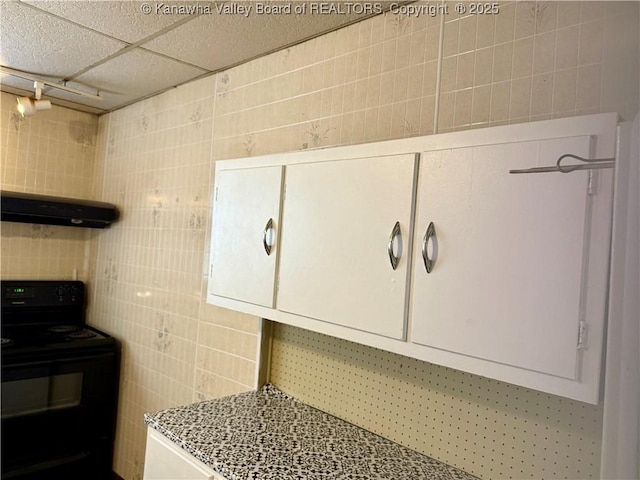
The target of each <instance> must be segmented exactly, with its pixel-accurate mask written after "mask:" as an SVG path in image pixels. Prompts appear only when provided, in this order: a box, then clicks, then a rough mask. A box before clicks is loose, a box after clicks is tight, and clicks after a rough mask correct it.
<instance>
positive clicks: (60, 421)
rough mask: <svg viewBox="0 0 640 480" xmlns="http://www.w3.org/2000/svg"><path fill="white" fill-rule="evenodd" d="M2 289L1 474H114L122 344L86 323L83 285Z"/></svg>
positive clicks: (7, 285) (8, 285)
mask: <svg viewBox="0 0 640 480" xmlns="http://www.w3.org/2000/svg"><path fill="white" fill-rule="evenodd" d="M0 293H1V295H2V327H1V337H2V340H1V341H0V351H1V355H2V404H1V409H2V480H5V479H7V480H8V479H20V480H32V479H33V480H35V479H42V478H65V479H81V478H95V479H105V480H106V479H109V478H111V475H112V473H111V462H112V458H113V457H112V453H113V442H114V432H115V415H116V407H117V393H118V381H119V356H120V355H119V345H118V342H117V341H116V339H115V338H113V337H112V336H111V335H109V334H107V333H105V332H102V331H100V330H98V329H96V328H94V327H91V326H89V325H87V324H86V323H85V310H86V302H85V299H86V295H85V285H84V283H83V282H79V281H42V280H39V281H36V280H33V281H23V280H15V281H14V280H11V281H8V280H3V281H2V282H1V287H0Z"/></svg>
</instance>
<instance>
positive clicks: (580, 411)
mask: <svg viewBox="0 0 640 480" xmlns="http://www.w3.org/2000/svg"><path fill="white" fill-rule="evenodd" d="M272 339H273V342H272V351H271V372H270V382H271V383H273V384H274V385H275V386H277V387H278V388H280V389H282V390H283V391H285V392H287V393H289V394H291V395H294V396H295V397H297V398H299V399H300V400H302V401H304V402H306V403H308V404H310V405H313V406H315V407H317V408H320V409H322V410H324V411H326V412H329V413H331V414H333V415H335V416H337V417H339V418H342V419H345V420H347V421H349V422H351V423H354V424H356V425H359V426H361V427H363V428H365V429H367V430H370V431H372V432H374V433H377V434H379V435H381V436H383V437H387V438H390V439H391V440H393V441H395V442H397V443H400V444H402V445H405V446H407V447H409V448H412V449H414V450H417V451H419V452H421V453H424V454H426V455H429V456H431V457H434V458H437V459H438V460H441V461H444V462H446V463H448V464H450V465H453V466H455V467H458V468H461V469H463V470H465V471H467V472H469V473H471V474H474V475H477V476H479V477H481V478H486V479H495V478H517V479H520V478H545V479H548V478H574V479H586V478H598V476H599V474H600V445H601V439H602V407H601V406H593V405H588V404H585V403H581V402H577V401H573V400H569V399H565V398H561V397H557V396H554V395H549V394H545V393H541V392H537V391H534V390H530V389H527V388H524V387H518V386H515V385H510V384H507V383H503V382H499V381H496V380H490V379H487V378H484V377H480V376H477V375H472V374H468V373H463V372H460V371H457V370H453V369H450V368H446V367H441V366H437V365H433V364H429V363H426V362H422V361H419V360H415V359H411V358H407V357H403V356H401V355H397V354H393V353H389V352H384V351H381V350H378V349H375V348H371V347H366V346H363V345H358V344H355V343H351V342H348V341H345V340H339V339H336V338H333V337H328V336H325V335H321V334H317V333H313V332H309V331H306V330H302V329H298V328H295V327H290V326H287V325H281V324H274V325H273V336H272Z"/></svg>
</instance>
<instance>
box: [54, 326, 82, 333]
mask: <svg viewBox="0 0 640 480" xmlns="http://www.w3.org/2000/svg"><path fill="white" fill-rule="evenodd" d="M47 330H48V331H49V332H51V333H72V332H77V331H78V330H80V327H78V326H77V325H56V326H55V327H49V328H48V329H47Z"/></svg>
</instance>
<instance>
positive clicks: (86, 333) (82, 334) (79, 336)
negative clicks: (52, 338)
mask: <svg viewBox="0 0 640 480" xmlns="http://www.w3.org/2000/svg"><path fill="white" fill-rule="evenodd" d="M95 336H97V335H96V334H95V333H93V332H92V331H90V330H81V331H79V332H75V333H72V334H70V335H67V338H68V339H70V340H84V339H87V338H93V337H95Z"/></svg>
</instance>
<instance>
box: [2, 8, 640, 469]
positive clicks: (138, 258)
mask: <svg viewBox="0 0 640 480" xmlns="http://www.w3.org/2000/svg"><path fill="white" fill-rule="evenodd" d="M639 23H640V22H639V20H638V3H637V2H517V3H514V2H502V3H501V4H500V13H499V14H497V15H495V16H488V15H483V16H468V17H458V16H457V15H452V14H450V15H448V16H446V18H445V17H443V16H442V15H436V16H433V17H432V16H428V15H423V16H419V17H407V16H398V15H393V14H387V15H385V16H381V17H376V18H373V19H370V20H368V21H365V22H362V23H360V24H356V25H352V26H349V27H347V28H345V29H342V30H340V31H337V32H334V33H331V34H328V35H325V36H322V37H318V38H316V39H313V40H311V41H308V42H305V43H303V44H300V45H297V46H294V47H292V48H289V49H286V50H283V51H280V52H277V53H274V54H272V55H269V56H267V57H264V58H260V59H257V60H254V61H252V62H249V63H247V64H244V65H241V66H238V67H236V68H233V69H230V70H228V71H226V72H222V73H220V74H218V75H216V76H214V77H210V78H207V79H204V80H200V81H198V82H194V83H191V84H188V85H184V86H182V87H180V88H177V89H173V90H171V91H169V92H167V93H165V94H163V95H160V96H157V97H154V98H151V99H148V100H145V101H143V102H140V103H138V104H135V105H132V106H130V107H127V108H125V109H122V110H119V111H116V112H114V113H112V114H109V115H105V116H103V117H101V118H100V120H99V122H97V120H96V117H93V116H90V115H86V114H78V113H76V112H68V113H66V111H65V110H64V109H61V108H58V107H56V108H54V109H53V110H51V111H50V112H41V114H39V115H38V117H34V119H37V123H36V122H34V119H31V120H30V121H29V122H30V123H29V124H28V127H27V126H25V124H20V123H19V122H18V123H17V122H16V121H15V119H14V117H13V116H12V115H11V114H10V112H9V110H7V109H6V107H5V101H4V100H5V95H4V94H3V97H2V98H3V107H2V118H1V120H2V125H1V128H2V141H1V143H0V146H1V149H2V150H1V151H2V187H3V188H9V187H11V188H14V189H22V190H25V191H38V192H42V193H58V192H59V191H58V190H55V189H57V188H62V187H61V185H62V186H64V188H63V190H62V191H60V193H66V194H68V195H71V193H72V192H73V193H74V194H75V193H76V189H77V196H84V195H87V196H93V198H96V199H101V200H104V201H110V202H113V203H115V204H116V205H118V206H119V207H120V208H121V210H122V219H121V221H120V222H118V223H117V224H115V225H114V226H113V227H112V228H111V229H109V230H106V231H102V232H100V233H99V234H98V235H92V236H91V237H79V238H74V239H63V238H61V237H58V235H62V234H59V233H57V232H54V234H52V235H50V234H49V233H46V234H42V233H38V235H40V236H41V237H40V238H34V239H31V238H29V235H30V234H33V233H32V232H31V230H32V228H31V227H28V226H27V227H23V226H20V227H19V228H18V227H16V230H14V227H13V226H10V227H9V226H8V225H9V224H7V223H3V225H2V240H3V245H2V276H3V277H4V278H6V276H5V274H7V275H9V274H13V272H16V274H17V272H18V270H17V265H18V264H20V272H23V271H26V272H28V276H36V275H37V276H39V277H43V278H48V277H54V276H56V277H57V276H62V277H68V276H69V275H70V274H69V273H68V272H69V271H70V270H72V269H73V268H77V269H78V271H79V272H80V271H81V272H83V275H85V278H87V279H88V280H89V283H90V289H91V290H90V295H91V297H90V298H91V305H90V322H91V323H93V324H94V325H96V326H98V327H99V328H103V329H104V330H106V331H108V332H110V333H112V334H114V335H115V336H117V337H118V338H119V339H120V340H121V341H122V344H123V372H122V381H121V391H120V411H119V416H118V432H117V444H116V461H115V470H116V472H117V473H118V474H120V475H121V476H122V477H124V478H125V479H126V480H135V479H140V478H141V477H142V469H143V463H144V443H145V441H144V434H145V429H144V424H143V422H142V415H143V413H144V412H146V411H151V410H156V409H160V408H166V407H170V406H172V405H176V404H184V403H189V402H192V401H196V400H199V399H204V398H211V397H217V396H222V395H226V394H230V393H235V392H239V391H243V390H247V389H250V388H252V384H253V374H254V369H255V363H256V346H257V345H256V344H257V339H258V334H257V328H258V321H257V319H255V318H252V317H247V316H244V315H240V314H237V313H234V312H230V311H225V310H222V309H218V308H214V307H212V306H209V305H207V304H206V303H205V302H204V300H203V299H204V291H205V290H204V288H205V285H206V280H207V277H206V275H207V268H206V263H207V261H208V235H209V223H210V221H211V218H210V217H211V215H210V202H209V194H210V190H211V186H212V184H213V178H212V175H213V160H216V159H222V158H233V157H243V156H248V155H258V154H263V153H273V152H282V151H288V150H298V149H304V148H314V147H319V146H327V145H345V144H355V143H361V142H369V141H374V140H384V139H391V138H401V137H407V136H412V135H424V134H430V133H434V132H444V131H449V130H459V129H464V128H476V127H483V126H488V125H496V124H502V123H509V122H523V121H530V120H536V119H543V118H550V117H557V116H571V115H578V114H583V113H592V112H599V111H617V112H619V114H620V115H621V116H622V117H623V118H631V117H632V115H633V113H635V112H636V111H637V110H638V103H639V101H638V98H639V94H638V84H639V81H638V58H639V57H640V55H639V53H638V52H639V50H640V49H639V47H638V42H639V35H638V25H639ZM441 28H444V30H441ZM441 37H442V38H443V43H442V45H441V44H440V38H441ZM439 67H440V68H439ZM12 102H13V100H12V99H11V103H12ZM59 115H63V116H64V118H58V116H59ZM47 119H52V121H50V122H49V123H46V124H45V121H46V120H47ZM41 122H42V123H41ZM78 122H80V123H78ZM92 122H93V123H92ZM96 123H98V125H97V136H96V134H95V131H96ZM90 124H92V125H93V127H92V128H93V129H91V128H88V127H87V125H90ZM36 125H37V126H36ZM80 125H85V127H84V128H85V130H83V129H82V128H79V127H80ZM32 127H35V128H32ZM14 132H15V133H14ZM82 132H85V133H84V134H82ZM83 149H84V150H83ZM94 151H95V156H94ZM54 152H55V154H54ZM63 152H64V154H63ZM81 159H84V160H85V162H86V163H82V160H81ZM92 159H93V162H91V160H92ZM67 162H70V163H67ZM73 162H79V163H73ZM36 165H37V166H36ZM61 165H64V170H63V171H64V172H66V173H64V174H63V173H62V172H61V171H60V168H59V167H60V166H61ZM82 165H84V167H82ZM84 168H87V169H89V170H84ZM43 173H44V176H43ZM79 177H82V178H83V180H79ZM92 178H93V180H94V181H93V184H92V182H91V179H92ZM83 188H86V190H82V189H83ZM52 189H53V190H52ZM16 225H17V224H16ZM36 230H38V229H36ZM46 230H47V229H44V231H46ZM79 231H80V232H82V230H79ZM12 232H15V233H12ZM85 235H86V234H85ZM36 237H37V235H36ZM24 239H29V241H31V240H33V243H30V244H28V245H29V248H26V247H23V246H22V245H27V243H25V242H24ZM58 240H59V241H60V242H61V243H60V245H58V244H57V243H54V242H57V241H58ZM64 242H68V244H65V243H64ZM70 245H73V247H71V246H70ZM5 246H7V247H6V248H5ZM23 248H24V249H23ZM49 249H54V250H55V253H56V255H54V256H55V257H56V258H62V259H63V260H61V264H60V265H57V264H56V265H50V263H48V262H51V260H48V259H50V258H52V255H50V254H49V253H50V252H49ZM72 251H75V252H77V253H73V254H72V253H69V255H71V257H73V258H70V259H68V260H66V259H65V255H67V253H66V252H72ZM62 252H65V253H64V254H63V253H62ZM32 255H33V258H32V257H31V256H32ZM94 260H95V269H94V268H93V267H91V265H92V264H93V263H92V262H93V261H94ZM31 265H33V266H34V267H33V268H32V267H31ZM85 265H87V267H86V268H85ZM87 272H88V273H87ZM274 342H275V345H276V347H277V348H276V351H275V355H274V358H273V360H274V361H273V370H272V377H271V378H272V381H274V383H276V385H277V386H279V387H281V388H283V389H284V390H286V391H289V392H291V393H294V394H296V395H297V396H299V397H300V398H302V399H303V400H305V401H308V402H310V403H312V404H315V405H318V406H320V407H321V408H325V409H326V410H328V411H330V412H335V413H336V414H339V415H341V416H344V417H345V418H346V419H347V420H350V421H353V422H354V423H360V424H362V425H365V426H369V427H370V428H373V429H374V430H375V429H380V431H381V432H383V433H384V434H385V435H388V436H391V437H392V438H394V439H396V440H397V441H400V442H403V443H405V444H408V445H410V446H411V447H412V448H416V449H418V450H420V451H423V452H425V453H427V454H429V455H432V456H436V457H438V458H442V459H444V460H445V461H447V462H450V463H452V464H455V465H457V466H460V467H461V468H463V469H466V470H468V471H471V472H473V473H476V474H478V475H480V476H483V477H486V478H499V477H513V478H522V477H528V478H531V477H533V478H542V477H544V478H560V477H562V478H565V477H567V478H588V477H595V476H597V472H598V469H599V455H598V454H599V448H600V441H601V438H600V437H601V433H600V432H601V411H600V409H599V408H594V407H589V406H585V405H583V404H577V403H576V402H569V401H567V400H564V399H561V398H558V397H550V396H547V395H543V396H541V395H540V394H538V393H537V392H533V391H529V390H526V389H519V390H518V392H517V395H515V396H514V397H513V398H514V401H513V402H511V401H509V402H507V401H505V399H506V397H505V398H501V399H500V402H498V401H497V400H496V396H501V397H504V395H511V393H510V392H511V390H510V386H509V385H507V384H500V383H498V382H485V381H484V380H483V379H480V378H469V379H467V376H464V375H463V377H464V378H465V383H464V385H462V384H460V383H459V382H458V380H460V373H459V372H453V371H450V370H447V369H443V368H440V367H435V366H432V365H429V364H426V363H423V362H411V368H412V373H411V375H410V378H405V380H406V381H404V380H403V384H402V393H401V396H398V392H397V388H396V387H397V386H398V379H397V374H396V373H394V369H393V368H388V367H387V366H388V365H391V364H392V363H393V362H394V361H395V362H398V361H402V360H398V359H397V358H391V357H390V356H389V355H388V354H385V353H382V352H380V351H378V350H374V349H364V348H360V347H357V348H356V347H355V346H353V345H351V344H348V343H346V342H340V341H336V340H333V339H331V338H329V337H323V336H320V335H316V334H312V333H309V332H306V331H303V330H299V329H294V328H291V327H284V326H278V327H277V328H276V329H275V333H274ZM318 351H326V352H330V354H329V355H327V356H323V357H322V358H321V360H322V361H320V362H318V361H317V360H318V358H319V357H318V356H317V355H318V353H317V352H318ZM390 362H391V363H390ZM338 365H339V367H338ZM371 365H373V366H374V367H371ZM311 367H313V369H312V368H311ZM319 368H320V369H321V370H320V371H317V369H319ZM370 368H374V369H375V373H376V375H374V376H368V375H367V372H369V371H370V370H369V369H370ZM314 369H315V370H314ZM362 375H364V377H363V378H364V380H365V381H362V382H361V385H362V386H361V388H360V387H359V388H360V389H359V390H358V389H356V390H355V393H354V389H353V388H352V385H351V382H352V380H355V379H360V378H361V377H362ZM311 376H313V378H314V382H312V384H309V378H311ZM434 376H435V377H434ZM438 376H439V377H438ZM367 377H368V378H367ZM316 378H317V379H318V382H317V383H315V379H316ZM325 379H329V380H325ZM435 379H439V380H437V381H436V380H435ZM326 381H330V382H331V389H330V390H328V391H330V392H331V395H327V390H326V389H325V388H324V387H325V383H323V382H326ZM358 381H360V380H358ZM434 382H435V383H434ZM478 385H480V386H482V387H484V388H487V389H490V391H489V392H487V394H486V395H484V394H482V395H481V394H477V395H472V392H470V391H468V389H469V388H476V387H478ZM369 389H371V390H369ZM370 391H375V397H373V398H375V401H373V400H372V398H371V396H370V395H369V392H370ZM365 397H366V398H365ZM411 398H413V400H409V399H411ZM418 398H419V399H421V401H420V402H417V401H416V400H415V399H418ZM509 398H511V397H509ZM461 399H464V415H462V414H459V413H458V409H460V408H462V406H461V405H460V402H462V400H461ZM516 399H517V400H516ZM422 401H425V402H426V404H425V403H422ZM412 402H413V403H412ZM436 402H437V403H436ZM534 404H535V409H534V410H526V411H522V410H520V409H521V406H522V405H534ZM337 405H339V406H340V409H338V408H336V406H337ZM364 407H366V408H364ZM515 410H518V411H517V412H516V411H515ZM363 412H366V413H363ZM425 412H427V413H428V414H426V415H425V414H424V413H425ZM429 412H430V413H429ZM578 412H579V413H578ZM403 415H404V418H403ZM414 415H416V416H417V420H416V421H415V422H413V421H411V420H410V421H409V423H410V424H411V428H412V429H413V430H412V431H411V433H410V434H408V433H407V432H406V431H405V430H404V428H405V427H404V425H406V422H407V418H408V419H413V418H414ZM541 415H542V417H546V418H542V419H540V418H539V417H540V416H541ZM531 416H535V417H536V420H535V422H534V421H533V419H532V417H531ZM374 417H375V418H384V420H383V421H381V422H382V423H380V425H378V426H376V425H375V420H374V424H373V426H372V418H374ZM498 419H500V422H499V423H494V422H498ZM467 420H468V421H469V422H470V423H469V426H467V425H466V421H467ZM472 420H473V422H472ZM453 421H456V422H458V423H457V424H454V423H451V422H453ZM403 422H404V423H403ZM460 422H463V424H464V428H463V425H462V424H460ZM545 422H546V423H545ZM534 424H535V425H534ZM550 424H552V425H553V426H550ZM394 425H396V427H395V431H394V427H393V426H394ZM525 425H532V428H530V429H528V430H527V432H528V433H527V434H528V435H529V436H528V437H522V436H520V434H519V433H518V431H519V430H520V429H522V428H523V427H524V426H525ZM547 426H548V427H549V428H548V429H547V428H546V427H547ZM458 427H460V430H458ZM452 428H455V430H453V429H452ZM436 430H437V431H440V435H434V432H435V431H436ZM510 434H511V435H512V437H509V435H510ZM451 435H453V436H455V437H456V438H455V439H454V438H453V437H452V436H451ZM532 435H533V436H534V437H535V442H534V445H532V444H531V443H530V442H529V443H526V444H524V446H520V444H518V441H522V440H524V439H530V438H531V436H532ZM576 435H577V437H576ZM476 438H478V439H482V442H483V443H482V442H481V443H482V448H476V444H478V441H477V440H476ZM487 442H495V445H496V446H495V447H493V446H492V447H491V448H489V449H487ZM502 443H504V445H502ZM577 444H580V445H581V446H580V447H577V448H578V450H577V451H575V449H574V446H575V445H577ZM556 445H560V446H561V447H562V448H559V447H556ZM549 452H552V453H549ZM505 456H506V457H505ZM479 457H481V458H479ZM560 457H562V461H559V459H560ZM555 462H558V464H556V463H555ZM557 465H560V466H561V468H558V466H557Z"/></svg>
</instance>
